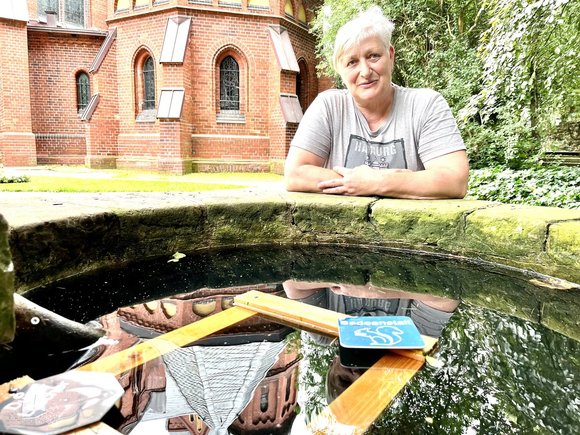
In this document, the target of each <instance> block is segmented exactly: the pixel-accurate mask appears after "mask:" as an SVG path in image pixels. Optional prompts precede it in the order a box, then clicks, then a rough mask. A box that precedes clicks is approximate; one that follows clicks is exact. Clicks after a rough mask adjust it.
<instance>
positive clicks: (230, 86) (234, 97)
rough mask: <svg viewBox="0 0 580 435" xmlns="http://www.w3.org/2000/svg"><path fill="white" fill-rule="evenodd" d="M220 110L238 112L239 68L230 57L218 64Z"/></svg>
mask: <svg viewBox="0 0 580 435" xmlns="http://www.w3.org/2000/svg"><path fill="white" fill-rule="evenodd" d="M220 110H240V67H239V65H238V62H236V60H235V59H234V58H233V57H232V56H227V57H226V58H225V59H224V60H222V62H221V63H220Z"/></svg>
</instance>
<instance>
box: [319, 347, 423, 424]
mask: <svg viewBox="0 0 580 435" xmlns="http://www.w3.org/2000/svg"><path fill="white" fill-rule="evenodd" d="M422 366H423V363H422V362H421V361H417V360H414V359H411V358H405V357H401V356H399V355H393V354H387V355H385V356H383V357H382V358H381V359H380V360H379V361H377V363H376V364H375V365H374V366H372V367H371V368H370V369H368V370H367V371H366V372H364V373H363V374H362V375H361V377H359V378H358V379H357V380H356V381H355V382H353V383H352V385H350V386H349V387H348V388H347V389H346V390H345V391H344V392H343V393H342V394H341V395H340V396H339V397H338V398H337V399H336V400H334V401H333V402H332V403H331V404H330V405H329V406H328V407H327V408H326V409H325V410H324V411H323V412H322V413H321V414H319V415H318V416H317V417H316V418H315V419H313V421H312V422H311V424H310V429H311V431H312V432H313V433H320V434H322V433H324V434H327V433H334V432H335V430H336V428H337V427H340V428H341V429H342V431H341V432H340V433H345V434H346V433H349V434H359V433H364V431H365V430H366V429H367V428H368V427H369V426H370V425H371V424H372V423H373V422H374V421H375V419H376V418H377V417H378V416H379V415H380V414H381V412H382V411H383V410H384V409H385V408H386V407H387V406H388V404H389V403H390V402H391V401H392V399H393V398H394V397H395V396H396V395H397V394H398V393H399V391H401V390H402V389H403V388H404V387H405V385H407V382H409V381H410V380H411V378H412V377H413V376H414V375H415V373H416V372H417V371H418V370H419V369H420V368H421V367H422Z"/></svg>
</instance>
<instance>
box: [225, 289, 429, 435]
mask: <svg viewBox="0 0 580 435" xmlns="http://www.w3.org/2000/svg"><path fill="white" fill-rule="evenodd" d="M234 304H235V305H237V306H243V307H247V308H248V309H250V310H256V312H259V313H260V315H262V316H263V317H267V318H270V319H273V320H276V321H278V322H281V323H285V324H288V325H291V326H295V327H296V326H297V327H300V328H302V329H306V330H311V331H315V332H319V333H320V332H323V333H326V334H328V335H331V336H334V337H337V336H338V320H339V319H342V318H344V317H347V316H346V315H345V314H341V313H336V312H334V311H330V310H326V309H324V308H320V307H315V306H312V305H306V304H304V303H302V302H299V301H295V300H291V299H285V298H281V297H279V296H275V295H271V294H265V293H261V292H259V291H254V290H253V291H249V292H247V293H244V294H242V295H240V296H236V297H235V298H234ZM422 337H423V340H424V341H425V347H424V348H423V349H421V350H397V351H396V352H389V353H387V354H385V355H384V356H383V357H382V358H381V359H380V360H379V361H377V362H376V363H375V364H374V365H373V366H372V367H371V368H369V369H368V370H367V371H366V372H364V373H363V375H362V376H361V377H359V378H358V379H357V380H356V381H355V382H353V384H352V385H350V386H349V387H348V388H347V389H346V390H345V391H344V392H343V393H342V394H341V395H340V396H339V397H338V398H337V399H336V400H335V401H333V402H332V403H331V404H330V405H329V406H328V407H327V408H325V409H324V410H323V411H322V412H321V413H320V414H319V415H318V416H317V417H316V418H314V419H313V421H312V422H311V424H310V425H309V426H310V431H311V433H314V434H328V433H341V434H362V433H364V431H365V430H366V429H367V428H368V427H369V426H370V425H371V424H372V422H373V421H374V420H375V419H376V418H377V417H378V416H379V415H380V413H381V412H382V411H383V410H384V409H385V408H386V407H387V406H388V405H389V403H390V402H391V401H392V400H393V398H394V397H395V396H396V395H397V394H398V393H399V392H400V391H401V390H402V389H403V388H404V387H405V385H407V382H409V380H411V378H412V377H413V376H414V375H415V373H417V371H418V370H419V369H420V368H421V367H422V366H423V364H424V363H425V356H424V355H425V354H426V353H428V352H430V351H431V350H433V348H434V347H435V346H436V344H437V339H435V338H433V337H428V336H424V335H422Z"/></svg>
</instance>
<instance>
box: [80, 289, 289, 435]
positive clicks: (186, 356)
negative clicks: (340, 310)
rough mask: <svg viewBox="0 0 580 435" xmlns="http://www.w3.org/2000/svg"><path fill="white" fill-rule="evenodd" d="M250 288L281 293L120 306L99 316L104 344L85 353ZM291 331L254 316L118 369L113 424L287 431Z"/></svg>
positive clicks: (222, 305) (210, 294)
mask: <svg viewBox="0 0 580 435" xmlns="http://www.w3.org/2000/svg"><path fill="white" fill-rule="evenodd" d="M249 290H260V291H262V292H267V293H274V294H281V293H283V292H282V290H280V289H277V286H275V285H274V286H271V285H256V286H243V287H234V288H225V289H203V290H199V291H196V292H193V293H190V294H180V295H175V296H173V297H169V298H164V299H161V300H158V301H150V302H147V303H144V304H138V305H133V306H129V307H122V308H119V309H118V310H117V311H115V312H114V313H111V314H108V315H106V316H103V317H101V318H100V319H99V322H100V323H101V324H102V326H103V327H104V328H105V330H106V331H107V338H106V339H105V340H103V342H104V343H109V345H105V344H101V345H99V346H98V348H95V349H93V350H92V351H91V352H90V353H89V354H88V355H87V359H90V360H91V361H94V360H95V359H97V358H103V357H105V356H108V355H112V354H114V353H116V352H118V351H119V350H122V349H124V348H126V347H128V346H133V345H135V344H137V343H138V342H140V341H141V340H146V339H148V338H152V337H155V336H158V335H160V334H161V333H164V332H169V331H171V330H174V329H177V328H179V327H181V326H185V325H187V324H190V323H192V322H195V321H197V320H199V319H201V318H204V317H207V316H209V315H211V314H215V313H217V312H220V311H223V310H225V309H228V308H230V307H231V306H232V301H233V297H234V296H235V295H236V294H241V293H243V292H245V291H249ZM290 332H292V330H291V329H290V328H288V327H284V326H281V325H278V324H275V323H271V322H267V321H265V320H263V319H260V318H258V317H254V318H251V319H249V320H247V321H244V322H241V323H239V324H237V325H235V326H233V327H231V328H228V329H227V330H225V331H221V332H220V333H218V334H214V335H212V336H209V337H207V338H205V339H202V340H200V341H198V342H196V343H195V344H194V345H191V346H186V347H183V348H176V349H173V350H171V351H170V352H169V353H166V354H164V355H162V357H161V358H157V359H154V360H151V361H148V362H147V363H145V364H143V365H141V366H138V367H135V368H134V369H132V370H130V371H128V372H125V373H123V374H122V375H121V376H120V377H119V380H120V382H121V384H122V386H123V387H124V389H125V394H124V395H123V397H122V399H121V402H120V407H119V410H120V414H121V416H122V417H121V418H122V423H120V424H119V425H118V427H117V429H118V430H120V431H122V432H123V433H133V434H140V433H141V434H149V433H152V432H155V433H169V432H174V431H183V432H184V433H192V434H205V433H212V434H227V433H230V432H231V433H246V432H248V431H251V432H255V431H266V432H267V433H278V432H280V431H281V432H280V433H285V432H284V431H285V430H286V431H287V427H289V426H290V425H291V423H292V420H293V418H294V416H295V412H294V407H295V403H296V397H295V396H296V395H295V377H296V369H297V362H298V355H297V353H296V352H292V351H291V350H289V349H286V345H285V341H284V338H285V337H286V336H287V335H288V334H289V333H290ZM110 343H113V345H110ZM95 351H96V353H97V354H96V355H95ZM87 359H85V360H83V361H82V363H83V364H84V363H86V362H87Z"/></svg>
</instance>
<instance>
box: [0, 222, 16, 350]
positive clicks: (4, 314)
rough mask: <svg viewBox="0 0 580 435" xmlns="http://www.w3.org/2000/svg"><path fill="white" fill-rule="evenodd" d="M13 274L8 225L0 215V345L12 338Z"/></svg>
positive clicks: (13, 322) (13, 323) (13, 325)
mask: <svg viewBox="0 0 580 435" xmlns="http://www.w3.org/2000/svg"><path fill="white" fill-rule="evenodd" d="M13 280H14V273H13V269H12V258H11V255H10V248H9V246H8V223H7V222H6V220H5V219H4V217H3V216H2V215H0V344H2V343H8V342H10V341H12V339H13V338H14V328H15V320H14V299H13V296H12V295H13V292H14V286H13Z"/></svg>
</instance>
